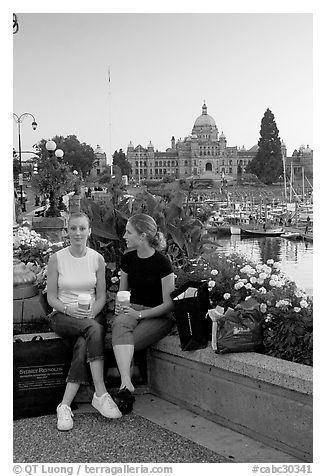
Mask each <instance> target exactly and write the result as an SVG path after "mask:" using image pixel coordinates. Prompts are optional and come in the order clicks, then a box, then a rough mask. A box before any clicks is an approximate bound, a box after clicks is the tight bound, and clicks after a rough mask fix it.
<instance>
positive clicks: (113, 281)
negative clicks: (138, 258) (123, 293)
mask: <svg viewBox="0 0 326 476" xmlns="http://www.w3.org/2000/svg"><path fill="white" fill-rule="evenodd" d="M118 281H119V278H117V277H116V276H113V277H112V278H111V283H117V282H118Z"/></svg>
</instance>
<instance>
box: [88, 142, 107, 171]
mask: <svg viewBox="0 0 326 476" xmlns="http://www.w3.org/2000/svg"><path fill="white" fill-rule="evenodd" d="M94 154H95V157H96V160H94V163H93V167H92V168H91V171H90V176H91V177H93V178H96V177H98V176H99V175H101V174H102V173H103V172H104V169H105V167H106V165H107V164H106V153H105V152H104V150H103V149H102V147H100V146H99V145H98V144H97V147H96V149H95V150H94Z"/></svg>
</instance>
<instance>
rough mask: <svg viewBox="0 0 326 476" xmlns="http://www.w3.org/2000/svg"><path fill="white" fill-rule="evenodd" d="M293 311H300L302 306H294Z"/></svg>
mask: <svg viewBox="0 0 326 476" xmlns="http://www.w3.org/2000/svg"><path fill="white" fill-rule="evenodd" d="M293 311H294V312H300V311H301V309H300V307H294V308H293Z"/></svg>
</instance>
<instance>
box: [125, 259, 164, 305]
mask: <svg viewBox="0 0 326 476" xmlns="http://www.w3.org/2000/svg"><path fill="white" fill-rule="evenodd" d="M121 269H122V271H124V272H125V273H127V274H128V285H129V288H130V292H131V294H130V302H131V303H133V304H142V305H143V306H148V307H155V306H158V305H159V304H162V302H163V296H162V283H161V279H162V278H164V277H165V276H168V275H169V274H171V273H172V272H173V269H172V265H171V262H170V260H169V259H168V258H167V257H166V256H164V255H162V253H160V252H159V251H157V250H155V253H154V254H153V255H152V256H150V257H149V258H139V257H138V256H137V251H136V250H134V251H128V252H127V253H126V254H124V255H123V257H122V261H121Z"/></svg>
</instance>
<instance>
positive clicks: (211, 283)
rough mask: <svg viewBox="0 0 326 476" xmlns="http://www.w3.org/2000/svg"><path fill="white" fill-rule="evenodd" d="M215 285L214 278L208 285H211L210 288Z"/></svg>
mask: <svg viewBox="0 0 326 476" xmlns="http://www.w3.org/2000/svg"><path fill="white" fill-rule="evenodd" d="M215 285H216V283H215V281H213V280H211V281H208V287H209V288H211V289H212V288H213V287H214V286H215Z"/></svg>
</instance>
